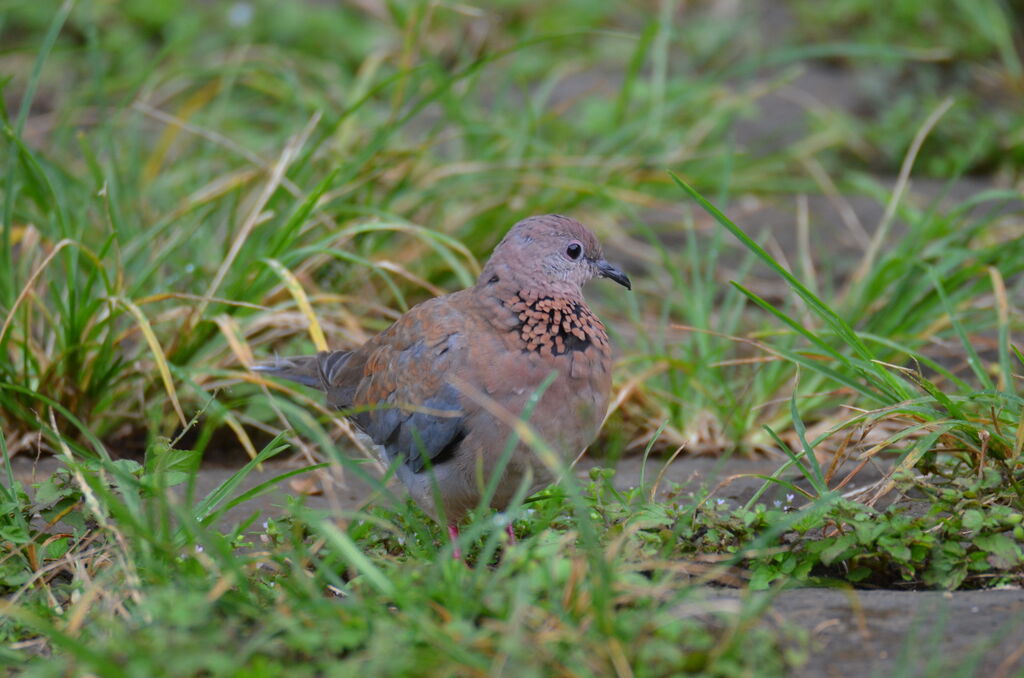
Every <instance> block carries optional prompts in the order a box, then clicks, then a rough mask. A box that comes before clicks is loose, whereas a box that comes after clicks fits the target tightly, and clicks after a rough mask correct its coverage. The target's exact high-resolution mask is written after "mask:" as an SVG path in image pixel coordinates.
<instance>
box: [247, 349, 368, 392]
mask: <svg viewBox="0 0 1024 678" xmlns="http://www.w3.org/2000/svg"><path fill="white" fill-rule="evenodd" d="M348 355H349V351H321V352H320V353H317V354H316V355H303V356H297V357H293V358H280V357H278V358H275V359H274V360H273V361H271V362H265V363H259V364H256V365H253V366H252V369H253V371H255V372H264V373H266V374H269V375H271V376H274V377H280V378H282V379H288V380H289V381H294V382H297V383H299V384H302V385H303V386H309V387H311V388H315V389H319V390H321V391H326V390H327V387H328V385H329V384H330V383H331V376H332V373H333V372H334V370H335V369H337V368H338V367H339V366H340V364H342V363H344V361H345V360H347V359H348Z"/></svg>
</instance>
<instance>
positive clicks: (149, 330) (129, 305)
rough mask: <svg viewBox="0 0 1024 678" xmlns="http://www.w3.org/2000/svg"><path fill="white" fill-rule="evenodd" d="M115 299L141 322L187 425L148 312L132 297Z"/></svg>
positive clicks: (154, 358)
mask: <svg viewBox="0 0 1024 678" xmlns="http://www.w3.org/2000/svg"><path fill="white" fill-rule="evenodd" d="M115 300H116V301H117V302H118V303H120V304H121V305H123V306H124V307H125V308H126V309H128V312H129V313H131V314H132V315H133V316H135V320H136V321H137V322H138V324H139V329H140V330H142V335H143V336H144V337H145V338H146V343H147V344H149V350H150V351H151V352H152V353H153V360H155V361H156V368H157V370H159V372H160V378H161V379H162V380H163V382H164V389H166V391H167V395H168V397H170V399H171V405H172V406H173V407H174V411H175V412H176V413H177V415H178V419H179V420H180V421H181V425H182V426H186V425H187V423H188V420H187V419H186V418H185V413H184V411H182V409H181V403H180V402H178V392H177V390H175V388H174V380H173V379H172V378H171V369H170V367H169V366H168V365H167V357H166V356H165V355H164V351H163V349H162V348H161V347H160V342H159V341H158V340H157V338H156V334H155V333H154V332H153V327H152V326H151V325H150V324H149V319H148V318H147V317H146V314H145V313H143V312H142V309H140V308H139V307H138V306H136V305H135V303H134V302H132V301H131V300H130V299H125V298H124V297H117V298H116V299H115Z"/></svg>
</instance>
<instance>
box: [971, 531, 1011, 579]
mask: <svg viewBox="0 0 1024 678" xmlns="http://www.w3.org/2000/svg"><path fill="white" fill-rule="evenodd" d="M974 545H975V546H977V547H978V548H980V549H981V550H982V551H985V552H987V553H988V562H989V564H990V565H991V566H992V567H995V568H998V569H1001V570H1008V569H1010V568H1011V567H1014V566H1016V565H1019V564H1020V562H1021V550H1020V546H1018V545H1017V542H1015V541H1013V539H1011V538H1009V537H1007V536H1006V535H1005V534H983V535H981V536H978V537H975V539H974Z"/></svg>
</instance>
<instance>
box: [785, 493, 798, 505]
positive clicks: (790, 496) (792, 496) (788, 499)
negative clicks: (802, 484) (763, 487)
mask: <svg viewBox="0 0 1024 678" xmlns="http://www.w3.org/2000/svg"><path fill="white" fill-rule="evenodd" d="M794 499H796V495H795V494H787V495H786V503H787V504H792V503H793V500H794Z"/></svg>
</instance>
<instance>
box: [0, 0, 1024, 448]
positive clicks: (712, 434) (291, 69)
mask: <svg viewBox="0 0 1024 678" xmlns="http://www.w3.org/2000/svg"><path fill="white" fill-rule="evenodd" d="M1022 26H1024V3H1022V2H1020V1H1019V0H1002V1H1000V0H948V1H946V2H933V1H931V0H891V1H890V2H888V3H885V5H884V8H883V7H880V6H879V5H878V3H876V2H872V1H870V0H835V1H833V2H828V3H822V2H817V1H816V0H746V1H740V0H717V1H713V2H712V1H699V0H693V1H690V2H683V1H675V2H674V1H669V0H664V1H661V2H654V1H644V2H631V3H616V2H593V1H590V0H587V1H579V2H577V1H569V2H559V3H551V2H535V1H532V0H526V1H521V2H508V1H498V2H489V3H478V4H474V3H468V2H467V3H461V2H438V1H431V2H387V1H383V0H358V1H356V0H354V1H352V2H345V3H332V2H314V1H306V2H285V3H282V2H271V1H269V0H268V1H265V2H264V1H258V0H253V1H239V2H199V1H186V0H122V1H114V0H81V1H79V2H71V1H68V2H55V1H49V2H19V1H14V0H3V1H2V2H0V73H2V74H3V79H2V80H0V86H2V92H3V101H4V112H5V113H4V115H5V117H4V120H3V131H4V135H3V141H2V148H3V153H2V157H0V166H2V167H3V168H4V180H3V182H2V183H0V206H2V209H3V232H2V240H3V242H2V245H3V249H2V251H0V262H2V263H0V318H4V325H3V328H2V331H0V381H2V382H6V383H7V384H8V387H6V388H4V389H0V419H2V425H3V428H4V431H6V432H7V442H6V444H7V446H8V448H9V449H10V450H11V451H12V452H14V453H18V452H29V451H38V450H47V449H53V448H54V446H55V445H56V443H55V442H54V441H55V438H54V437H52V436H48V435H41V433H40V432H41V431H43V432H45V431H47V430H48V429H49V427H50V426H51V425H52V426H56V424H52V421H53V420H52V415H51V414H50V412H51V411H52V410H53V409H54V408H59V410H58V411H59V412H60V413H61V416H62V422H64V423H61V425H60V427H59V428H60V430H61V433H62V434H63V435H65V436H66V437H67V438H68V439H69V440H70V441H71V442H72V444H81V445H84V444H86V442H85V441H88V440H90V439H97V440H100V441H103V443H104V444H105V445H107V446H108V447H109V449H111V450H112V451H114V452H117V453H121V454H126V455H132V454H137V453H138V452H140V451H141V450H143V449H145V447H146V446H147V445H148V444H151V443H152V441H153V440H154V439H156V438H158V437H160V436H174V435H177V434H179V433H181V432H182V430H183V429H184V428H185V426H186V424H187V423H188V422H190V421H191V420H193V419H195V423H194V425H193V426H191V427H190V428H189V431H188V435H187V436H186V438H185V439H184V442H183V443H182V444H185V445H188V446H190V447H194V448H196V449H199V450H203V451H204V452H205V453H206V454H207V456H208V457H217V456H221V457H224V458H226V459H229V460H230V459H245V458H246V454H247V453H248V455H252V454H254V453H255V450H257V449H259V448H260V446H261V445H262V444H263V443H265V442H266V440H268V439H269V438H270V437H271V436H272V435H273V434H274V433H276V432H277V431H279V430H281V429H285V428H293V429H295V430H296V431H298V432H299V434H300V435H299V436H297V438H296V440H295V442H296V444H300V442H299V441H300V440H303V439H313V440H321V441H323V440H325V436H327V435H331V433H330V431H331V430H332V429H331V428H329V427H325V426H326V425H325V424H324V422H325V421H326V420H325V419H324V417H319V418H318V417H317V416H316V412H317V409H316V407H317V405H316V403H317V400H316V398H315V397H313V396H310V394H301V393H299V394H296V395H295V399H294V400H289V399H270V398H268V397H267V394H268V393H269V389H271V388H277V387H275V386H272V385H269V384H267V383H266V382H264V381H262V380H260V379H258V378H255V377H254V376H253V375H251V374H249V373H248V371H247V370H246V369H245V366H246V365H247V364H250V363H251V362H252V361H253V360H258V359H262V358H265V357H268V356H272V355H273V354H274V353H275V352H280V353H286V352H288V353H295V352H302V351H312V350H314V349H315V348H316V347H317V346H318V345H319V344H321V343H322V342H323V341H326V343H327V344H329V345H330V346H332V347H334V348H344V347H346V346H351V345H354V344H357V343H359V342H361V341H363V340H365V339H366V338H367V337H368V336H370V335H372V334H373V333H374V332H376V331H379V330H381V329H383V328H384V327H386V326H387V325H388V324H389V323H390V322H391V321H392V320H393V319H394V318H395V317H396V315H397V314H399V313H401V312H402V311H403V310H404V309H406V308H408V307H409V306H410V305H412V304H414V303H416V302H418V301H421V300H422V299H424V298H427V297H428V296H431V295H434V294H439V293H443V292H447V291H451V290H454V289H457V288H459V287H462V286H465V285H469V284H471V283H472V281H473V280H474V277H475V275H476V273H477V272H478V270H479V265H480V262H481V261H482V260H483V259H485V258H486V256H487V254H488V253H489V251H490V248H491V247H492V246H493V245H494V244H495V242H496V241H497V240H498V239H499V238H500V237H501V236H502V234H503V233H504V232H505V230H506V229H507V228H508V227H509V226H510V225H511V224H513V223H514V222H515V221H517V220H518V219H520V218H522V217H524V216H527V215H531V214H537V213H547V212H561V213H567V214H571V215H573V216H575V217H577V218H579V219H580V220H581V221H583V222H584V223H586V224H588V225H589V226H590V227H592V228H593V229H594V230H595V231H597V232H598V234H599V235H600V237H601V238H602V240H603V241H604V242H605V243H606V248H607V250H608V255H609V258H610V259H613V260H617V261H618V262H619V263H621V264H622V265H624V266H625V267H626V268H627V270H628V271H629V272H630V274H631V276H632V277H633V279H634V281H635V283H636V293H635V294H633V295H618V294H610V293H608V291H607V290H605V289H603V288H602V286H600V285H595V286H593V287H592V288H591V289H590V290H589V291H588V294H589V295H590V296H591V298H592V299H594V306H595V307H596V309H597V310H598V313H599V314H600V315H601V316H602V317H603V318H604V319H605V320H606V322H607V324H608V325H609V326H610V327H611V328H612V330H613V335H614V337H613V338H614V341H615V343H616V346H617V350H618V354H619V356H620V359H619V364H618V367H617V373H616V393H617V399H616V406H615V410H614V412H613V413H612V415H611V417H612V418H611V424H610V425H609V426H607V427H606V430H605V434H604V436H603V438H602V441H601V442H600V443H599V445H598V447H597V449H596V450H595V454H598V455H602V454H603V455H608V456H611V457H616V456H618V455H621V454H624V453H629V452H630V451H638V450H641V449H643V447H644V446H645V445H646V444H647V443H648V442H649V441H650V440H651V439H652V435H653V434H654V432H655V431H656V430H658V429H659V427H660V428H661V433H660V434H659V436H657V443H656V449H659V450H660V449H667V450H671V449H675V448H677V447H678V446H679V445H682V444H686V445H687V446H688V447H687V449H688V450H689V451H691V452H703V453H715V454H717V453H721V452H731V451H740V452H744V453H749V452H756V451H758V450H761V449H765V447H766V446H770V445H771V444H772V441H771V440H769V439H768V438H766V435H765V433H764V431H763V429H762V424H770V425H772V426H773V427H774V428H775V429H776V430H779V431H783V432H785V431H789V430H790V429H791V426H792V422H791V420H790V415H791V412H790V409H789V398H790V396H791V395H792V394H793V393H794V392H795V389H797V383H798V380H797V378H796V376H797V374H796V373H797V368H796V367H795V364H794V363H793V362H792V361H790V360H780V359H779V356H780V355H790V354H794V355H795V352H799V351H801V350H803V349H804V348H806V345H805V343H804V338H802V337H801V336H799V334H798V333H796V332H794V331H791V330H786V329H781V330H780V329H779V323H777V322H775V321H774V320H773V318H772V316H771V314H770V313H768V312H766V311H765V310H763V309H760V308H758V307H757V305H755V304H752V303H751V302H750V300H749V297H747V296H744V295H743V294H741V293H740V291H738V289H737V288H736V287H734V286H730V285H729V281H739V282H741V283H742V284H743V285H744V286H745V287H746V288H748V289H750V290H754V291H755V292H756V294H757V295H759V296H760V297H761V298H763V299H765V300H767V301H768V302H769V303H772V304H776V305H777V306H778V307H779V308H781V309H783V310H784V312H786V313H788V314H791V315H792V317H794V318H797V319H801V320H802V321H806V323H807V324H808V327H812V326H814V323H815V321H814V320H813V319H811V318H810V317H808V316H807V315H806V310H805V309H804V307H802V306H800V305H799V304H796V303H795V302H794V301H793V300H792V298H791V295H789V294H788V293H787V291H786V288H785V285H784V284H783V283H782V281H781V279H780V278H779V277H778V276H776V275H774V274H773V273H772V272H771V271H770V270H769V269H768V268H766V267H765V266H764V265H763V263H762V262H761V261H759V260H758V259H756V258H754V257H752V256H751V255H750V254H749V251H748V250H747V249H746V248H744V247H742V246H741V245H740V244H739V243H738V242H737V241H736V240H735V239H734V238H733V236H731V235H729V234H728V233H727V232H726V231H724V230H723V229H722V228H721V227H720V226H719V225H718V224H716V223H715V221H714V220H713V219H711V218H710V217H709V216H708V215H707V214H706V213H705V212H704V211H703V210H701V209H700V208H699V207H696V206H695V204H694V203H693V201H692V200H691V199H690V198H689V197H688V196H687V194H686V193H685V192H684V191H683V190H681V188H680V187H679V186H678V185H677V184H676V183H675V182H674V181H673V179H672V177H671V176H670V175H669V172H670V171H671V172H673V173H675V174H676V175H678V176H679V177H680V178H681V179H683V180H684V181H685V182H687V183H689V184H690V185H692V186H693V187H694V188H695V189H696V190H697V191H699V192H701V193H702V194H703V195H705V196H706V197H707V198H708V199H709V200H710V201H712V202H713V203H714V204H715V205H716V206H717V207H719V208H720V209H722V210H723V211H724V212H725V213H726V214H727V215H728V216H729V218H731V219H732V220H733V221H734V222H735V223H736V224H737V225H738V226H739V227H740V228H742V229H743V230H744V231H745V232H746V233H747V234H749V235H750V237H751V238H753V239H754V240H755V241H756V242H758V243H760V244H761V245H762V246H763V247H764V248H766V250H767V251H768V252H769V253H770V254H771V255H772V256H773V257H775V258H776V259H777V260H778V261H779V262H780V263H782V264H783V265H785V266H786V267H788V268H789V269H790V270H792V271H793V272H794V273H795V274H797V275H798V276H799V277H800V279H801V280H802V281H803V282H804V283H805V284H806V285H807V286H808V287H809V288H810V289H811V290H813V291H815V292H816V293H818V294H820V295H821V296H822V298H825V299H827V300H829V302H830V303H832V304H834V307H835V308H836V309H837V312H839V313H841V315H842V316H843V317H844V318H845V319H846V320H847V321H848V322H849V323H850V324H851V325H853V326H855V327H857V328H858V330H859V331H861V332H863V333H864V334H865V336H877V337H883V338H884V341H882V340H879V343H878V344H877V346H876V348H877V350H878V358H879V359H881V360H890V361H892V362H895V363H900V364H904V363H907V362H908V355H911V354H913V355H914V356H915V360H916V359H917V358H918V354H920V357H922V358H926V359H928V360H934V361H935V365H936V369H938V368H939V367H943V368H948V369H949V370H951V371H952V374H954V375H960V374H961V370H962V369H966V366H967V361H966V359H965V358H963V357H962V355H960V354H957V355H956V356H951V355H950V351H949V346H950V344H949V340H950V338H951V337H953V336H954V332H955V330H956V328H955V327H954V325H953V324H951V323H950V322H949V321H948V319H947V320H944V321H943V320H941V319H940V320H937V318H939V315H941V314H940V313H938V310H940V309H943V308H947V307H946V306H944V305H943V304H944V302H943V300H942V299H940V297H939V295H938V294H937V293H936V290H935V289H934V287H932V286H930V285H927V284H926V285H923V286H920V285H916V283H915V281H917V282H919V281H921V280H922V279H924V275H923V270H922V269H921V268H919V267H917V264H919V263H921V262H926V263H931V264H934V265H935V266H937V267H938V270H939V273H940V274H941V277H942V279H943V280H944V281H946V283H947V289H946V292H947V293H948V295H949V299H948V300H947V301H948V303H950V304H952V305H953V307H957V308H963V313H964V319H965V321H970V323H971V331H972V333H975V334H972V337H976V341H977V344H976V345H977V346H978V347H979V350H981V351H982V352H984V351H985V350H986V349H991V350H993V351H995V350H996V344H995V343H994V340H992V337H993V336H995V334H997V333H998V327H999V323H998V321H997V318H996V315H997V314H996V312H995V311H994V310H993V308H994V302H993V301H992V297H991V292H990V288H989V277H988V273H987V271H989V270H990V269H991V268H995V269H996V270H997V271H999V272H1000V273H1001V276H1002V279H1003V280H1004V282H1005V284H1006V285H1007V286H1008V288H1009V291H1010V294H1009V295H1008V296H1009V299H1010V300H1011V304H1019V299H1020V298H1021V295H1020V291H1021V276H1020V272H1021V270H1022V268H1024V253H1022V250H1021V247H1022V245H1021V236H1022V235H1024V230H1022V222H1021V219H1020V216H1021V212H1020V202H1019V200H1018V199H1019V197H1020V188H1021V172H1022V168H1024V96H1022V95H1024V66H1022V58H1021V54H1022V45H1024V42H1022V41H1024V33H1022V29H1021V27H1022ZM901 169H902V176H901ZM606 294H607V297H606V296H605V295H606ZM979 299H980V300H981V302H980V303H974V302H977V301H978V300H979ZM961 302H970V303H968V304H966V305H963V306H961V305H960V304H961ZM1012 310H1013V311H1015V312H1014V313H1013V314H1011V317H1012V318H1014V320H1013V321H1012V322H1013V324H1014V326H1015V327H1016V326H1019V316H1018V315H1017V313H1016V311H1019V308H1018V307H1017V306H1012ZM1005 325H1006V323H1004V326H1005ZM986 342H988V343H986ZM765 346H770V347H771V350H766V349H765ZM787 352H788V353H787ZM839 369H840V371H842V367H841V366H840V368H839ZM965 378H967V379H970V378H971V377H970V375H969V374H968V376H967V377H965ZM799 394H800V396H801V408H802V409H801V412H802V415H803V417H804V418H805V420H806V422H807V424H808V426H811V427H813V426H815V425H818V426H820V427H827V426H829V425H832V424H834V422H835V418H836V416H841V415H837V413H839V412H842V410H840V409H839V408H840V406H841V405H844V404H849V403H852V402H855V400H856V397H857V395H858V394H857V393H856V392H855V391H854V390H851V389H850V388H848V387H844V386H843V385H842V383H841V382H838V385H837V382H836V381H835V380H834V379H830V378H829V377H828V376H827V375H825V376H823V375H822V374H820V373H811V374H805V375H804V377H803V379H802V381H800V382H799ZM289 403H293V404H289ZM323 414H325V416H326V413H323Z"/></svg>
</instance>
